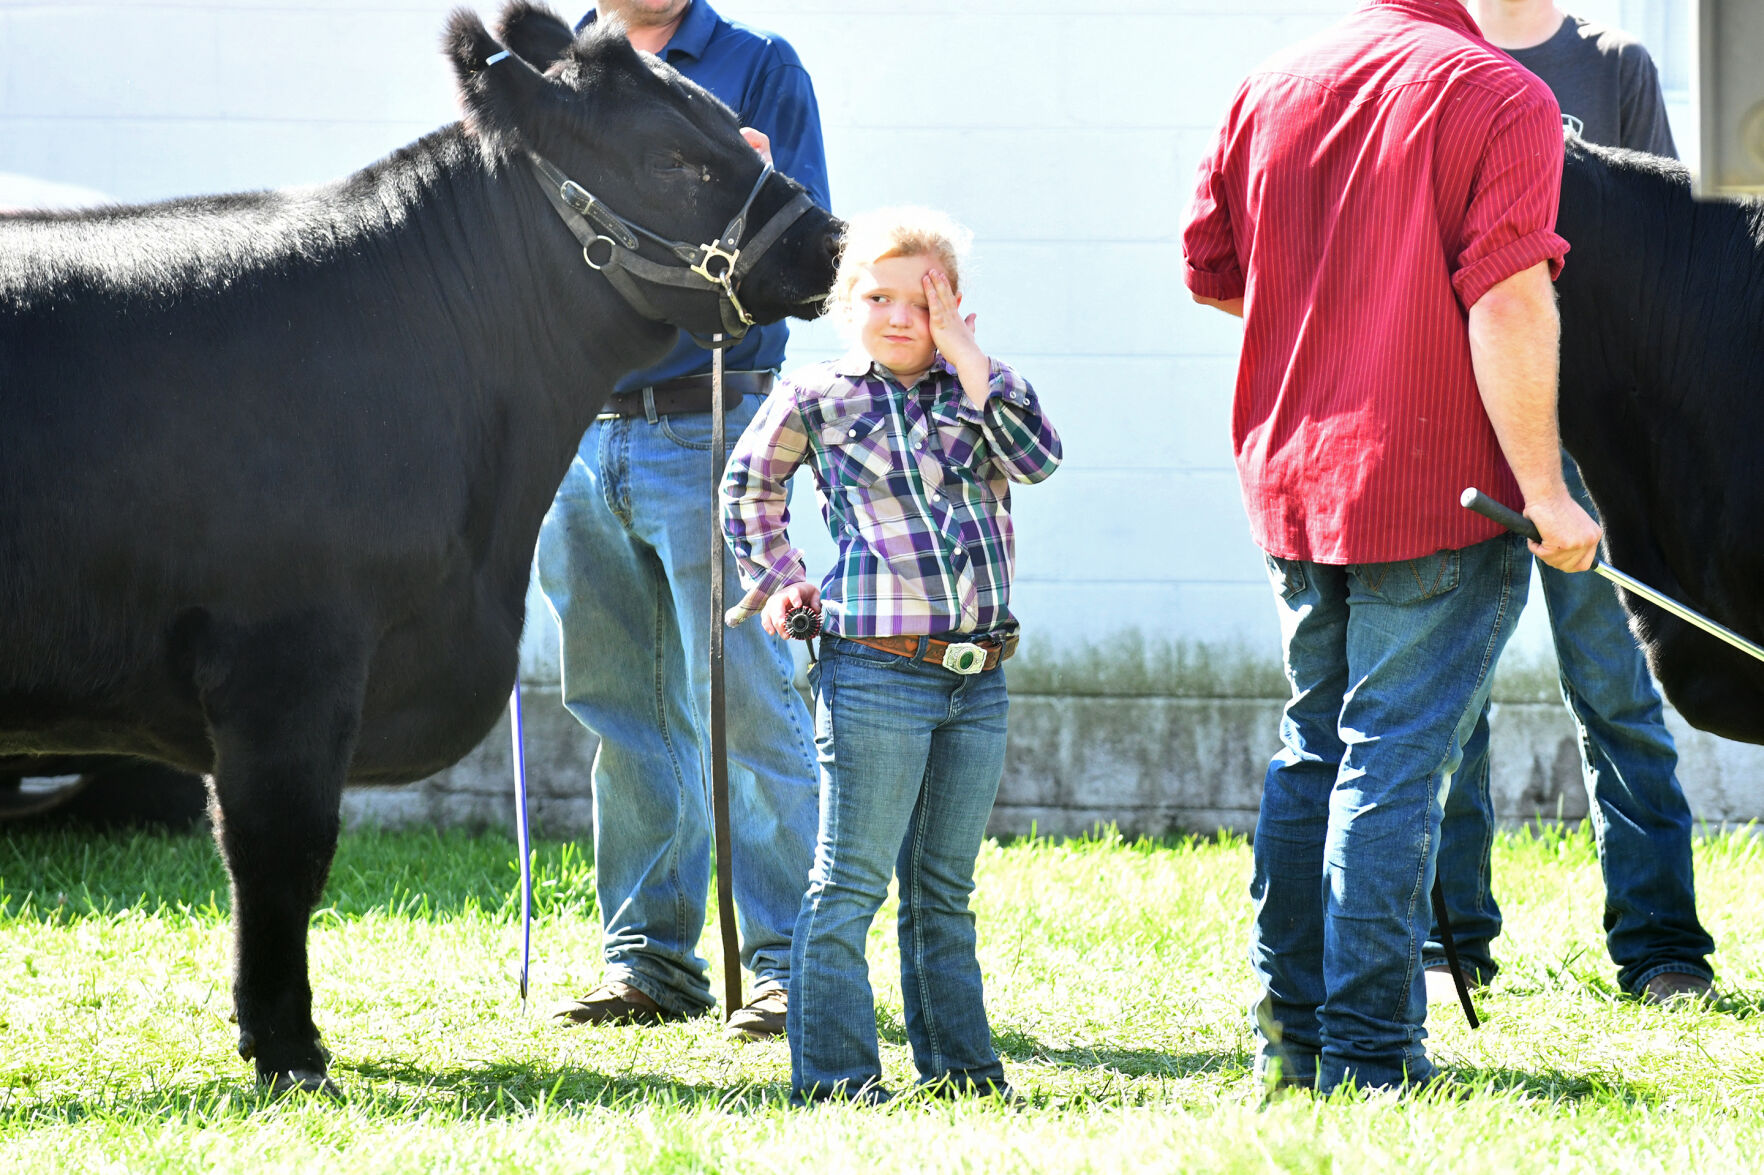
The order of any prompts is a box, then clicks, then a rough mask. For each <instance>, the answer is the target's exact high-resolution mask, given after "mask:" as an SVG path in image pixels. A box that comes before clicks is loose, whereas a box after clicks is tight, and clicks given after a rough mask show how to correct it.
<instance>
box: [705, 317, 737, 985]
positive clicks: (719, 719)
mask: <svg viewBox="0 0 1764 1175" xmlns="http://www.w3.org/2000/svg"><path fill="white" fill-rule="evenodd" d="M713 341H714V342H715V344H716V347H715V349H714V350H712V351H711V582H710V597H711V607H710V738H711V745H710V760H711V825H712V828H713V830H714V834H715V839H716V854H717V923H718V925H719V926H720V927H721V928H722V931H723V1019H724V1020H727V1019H728V1018H729V1017H730V1016H733V1015H734V1014H735V1010H736V1009H737V1008H739V1007H741V1005H742V1002H743V1001H742V999H741V936H740V935H739V934H738V933H737V932H736V929H735V877H734V872H733V862H732V860H731V853H732V850H731V848H730V845H729V739H728V730H727V728H726V726H725V724H724V705H723V596H724V594H725V590H724V584H723V525H722V508H721V503H720V501H719V499H718V496H717V495H718V490H719V488H720V487H721V485H722V481H723V461H724V454H723V434H724V420H723V347H722V342H723V336H722V335H720V334H719V335H717V336H716V337H715V339H714V340H713Z"/></svg>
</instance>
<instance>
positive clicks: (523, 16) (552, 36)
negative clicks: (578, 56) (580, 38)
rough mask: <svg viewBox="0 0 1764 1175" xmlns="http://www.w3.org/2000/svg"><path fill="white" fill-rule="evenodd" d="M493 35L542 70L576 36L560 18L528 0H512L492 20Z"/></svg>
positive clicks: (562, 53) (563, 50)
mask: <svg viewBox="0 0 1764 1175" xmlns="http://www.w3.org/2000/svg"><path fill="white" fill-rule="evenodd" d="M496 36H497V38H498V39H499V40H500V41H501V42H502V43H503V44H504V45H507V46H508V47H509V48H510V49H513V50H514V51H515V52H516V53H518V54H520V55H521V56H522V57H524V58H525V59H526V60H527V62H528V63H529V64H530V65H532V66H533V68H534V69H544V68H545V67H546V66H548V65H550V64H551V63H552V62H554V61H556V60H557V59H558V58H559V57H562V56H563V55H564V53H565V52H566V51H568V49H569V47H570V42H572V41H574V40H575V39H576V34H575V33H574V32H572V31H571V29H570V26H569V25H567V24H565V23H564V21H563V18H562V17H560V16H558V15H557V13H555V12H553V11H552V10H551V9H549V8H547V7H545V5H543V4H535V3H532V2H531V0H514V3H512V4H510V5H509V6H508V7H506V8H504V9H503V10H502V17H501V19H499V20H498V21H497V22H496Z"/></svg>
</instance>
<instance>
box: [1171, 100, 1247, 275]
mask: <svg viewBox="0 0 1764 1175" xmlns="http://www.w3.org/2000/svg"><path fill="white" fill-rule="evenodd" d="M1240 97H1241V95H1240ZM1236 112H1237V108H1236V106H1235V105H1233V107H1232V115H1231V116H1230V117H1227V119H1226V122H1225V125H1224V126H1223V127H1221V128H1220V130H1219V137H1218V140H1217V141H1216V142H1215V143H1214V145H1213V150H1212V151H1210V152H1209V153H1208V154H1207V157H1206V158H1205V159H1203V160H1201V164H1200V169H1199V173H1198V175H1197V178H1196V181H1195V190H1194V203H1193V205H1192V206H1191V207H1190V208H1189V211H1188V223H1187V225H1186V226H1185V227H1184V228H1183V230H1182V259H1183V262H1184V265H1183V274H1182V276H1183V280H1184V281H1186V282H1187V283H1188V288H1189V289H1190V290H1192V291H1193V292H1194V293H1196V294H1199V295H1200V296H1201V297H1203V298H1217V299H1219V300H1221V301H1228V300H1230V299H1232V298H1241V297H1242V296H1243V292H1244V277H1243V261H1242V259H1241V258H1239V257H1238V255H1237V238H1236V235H1235V234H1234V233H1233V231H1232V225H1231V202H1230V199H1229V196H1228V193H1227V190H1226V178H1225V167H1226V163H1227V159H1226V156H1227V153H1228V149H1229V144H1230V142H1231V125H1232V118H1233V117H1235V115H1236Z"/></svg>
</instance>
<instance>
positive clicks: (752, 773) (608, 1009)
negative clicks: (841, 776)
mask: <svg viewBox="0 0 1764 1175" xmlns="http://www.w3.org/2000/svg"><path fill="white" fill-rule="evenodd" d="M599 13H604V14H605V15H607V16H609V17H614V16H616V17H618V18H620V19H622V20H623V21H624V23H625V28H626V33H627V35H628V36H629V37H630V40H631V43H632V44H633V45H634V46H636V47H637V48H638V49H641V50H644V51H645V52H649V53H654V54H655V55H656V56H658V57H660V58H661V59H662V60H664V61H666V62H667V63H668V64H669V65H671V66H673V67H674V68H675V69H678V70H679V71H680V72H681V73H682V74H685V75H686V76H687V77H689V78H691V79H692V80H693V81H695V82H697V83H698V84H699V85H701V86H703V87H705V88H706V89H707V90H709V91H710V92H711V93H713V94H715V95H716V96H717V97H719V98H721V99H722V100H723V101H724V102H726V103H728V104H729V106H730V107H731V108H733V109H734V111H735V113H736V114H737V115H738V116H739V117H740V119H741V123H742V125H743V126H744V127H752V128H754V129H756V130H758V131H760V132H763V134H764V135H765V136H766V137H767V138H768V139H769V140H770V151H771V156H772V160H773V163H774V164H775V166H776V167H777V169H778V170H779V171H780V172H782V173H783V174H785V175H787V176H789V177H791V178H792V179H794V180H796V181H798V182H799V183H801V184H802V185H803V186H804V187H806V188H807V189H808V191H809V194H810V195H811V196H813V197H814V199H815V201H816V203H818V204H820V205H821V206H823V207H826V206H828V203H829V201H828V197H827V164H826V157H825V153H824V151H823V149H822V145H821V126H820V113H819V110H818V108H817V106H816V104H815V93H814V87H813V85H812V84H811V83H810V81H809V76H808V72H807V71H806V70H804V69H803V67H802V63H801V62H800V61H799V60H798V59H797V56H796V52H795V50H793V49H792V48H791V47H790V46H789V45H788V44H787V43H786V42H785V41H784V40H783V39H782V38H780V37H777V36H774V35H773V34H771V33H765V32H760V31H758V30H755V29H749V28H746V27H744V26H742V25H739V24H732V23H731V22H729V21H726V20H724V19H723V18H722V17H720V16H718V15H717V13H716V12H714V11H713V10H712V9H711V7H710V5H709V4H707V3H705V0H603V2H602V4H601V7H600V10H599ZM599 13H597V12H593V11H591V12H589V13H588V15H587V16H585V17H583V19H582V24H581V25H579V26H578V28H580V27H583V26H586V25H587V24H589V23H590V22H592V21H594V20H595V19H596V17H597V15H599ZM788 337H789V330H788V328H787V327H786V326H785V325H784V324H783V323H777V324H775V325H772V326H761V327H755V328H753V329H752V330H750V331H749V332H748V334H747V336H746V337H745V338H744V339H742V340H741V342H740V343H739V344H737V345H736V346H734V347H732V348H730V349H729V351H728V353H727V354H726V356H725V357H724V370H725V381H724V382H725V386H726V389H727V390H726V392H725V401H727V398H728V397H729V396H733V395H737V394H738V395H739V397H740V400H739V402H738V403H734V404H731V405H729V408H728V437H729V440H730V441H731V442H732V441H733V440H734V439H735V438H736V437H738V436H740V435H741V431H742V429H743V428H745V427H746V426H747V422H748V421H749V420H750V419H752V417H753V414H754V412H755V411H756V410H757V409H758V407H759V404H760V401H762V400H763V399H764V398H765V396H766V392H767V390H768V389H769V387H770V385H771V380H772V374H773V372H774V371H775V370H776V369H777V368H778V367H779V366H780V365H781V364H782V363H783V360H784V344H785V341H786V339H787V338H788ZM710 366H711V357H710V352H708V351H705V350H703V349H701V348H700V347H698V346H697V345H696V344H694V343H693V342H692V340H691V339H690V338H689V337H687V336H686V335H684V334H682V335H681V336H680V338H679V340H678V342H677V343H676V345H675V347H674V350H673V353H672V354H670V355H669V356H668V357H667V359H665V360H664V361H663V362H661V363H660V364H658V365H656V366H655V367H653V368H650V369H649V370H647V371H641V372H638V373H636V374H634V375H631V376H628V377H626V378H625V379H624V380H622V381H621V382H620V383H619V384H618V385H617V387H616V388H615V389H614V394H613V396H612V398H611V399H610V400H609V401H608V403H607V405H606V409H605V410H604V411H603V412H602V413H601V415H600V417H599V418H597V419H596V420H595V422H594V423H593V425H591V426H590V427H589V429H588V431H587V433H585V434H584V435H583V437H582V443H581V447H580V449H579V450H578V452H577V454H576V460H575V461H574V462H572V463H571V466H570V471H569V473H568V474H566V475H565V477H564V480H563V484H562V485H561V486H560V487H559V489H558V493H557V500H556V501H555V502H554V503H553V504H552V507H551V512H550V513H549V514H548V515H547V516H546V519H545V525H544V528H543V529H542V530H541V531H540V534H539V554H538V566H539V583H540V586H541V588H543V590H544V592H545V597H546V599H547V600H548V601H549V602H550V604H551V608H552V611H553V612H554V613H555V614H556V616H557V620H558V628H559V632H560V635H561V638H562V653H563V665H562V668H563V701H564V705H565V706H566V707H567V708H568V709H569V711H570V713H571V714H573V715H575V717H576V718H577V719H578V720H579V721H581V722H582V724H583V725H585V726H587V727H588V728H589V729H590V730H592V731H594V732H595V734H597V735H599V736H600V750H599V752H598V754H597V755H596V756H595V760H594V867H595V891H596V895H597V897H598V898H599V902H600V916H601V925H602V927H603V928H604V930H605V940H604V952H605V959H606V972H605V977H604V982H602V983H601V985H600V986H599V987H597V988H595V989H594V990H593V991H591V992H589V993H588V994H587V995H586V996H584V997H582V998H581V999H579V1000H573V1001H571V1002H570V1003H568V1004H566V1005H565V1006H563V1007H562V1008H560V1009H559V1010H558V1011H557V1013H556V1015H557V1016H558V1017H560V1018H562V1019H566V1020H568V1021H570V1022H573V1023H660V1022H662V1021H666V1020H676V1019H683V1018H685V1017H687V1016H692V1015H697V1014H699V1013H701V1012H704V1011H706V1010H708V1009H709V1008H711V1007H712V1006H714V1004H715V1000H714V999H713V997H712V996H711V991H710V983H709V978H708V974H707V970H706V967H705V961H704V959H703V958H702V957H701V956H700V955H699V954H698V937H699V933H700V931H701V930H702V929H703V927H704V920H705V901H706V895H707V892H708V890H709V887H710V850H711V842H710V827H709V825H710V819H709V805H708V795H709V788H708V784H707V781H708V778H709V763H708V747H709V738H708V735H707V722H706V717H707V715H708V713H709V696H710V685H709V675H708V672H707V665H708V658H709V654H708V651H707V645H708V629H709V625H710V558H711V550H712V538H713V533H714V532H713V518H714V513H715V512H714V495H713V490H714V488H715V484H716V483H715V479H714V477H713V472H712V469H711V460H710V430H711V420H710V407H711V401H710V394H711V383H710V374H709V373H710ZM723 557H724V558H725V559H727V558H728V557H729V556H728V554H727V552H724V553H723ZM726 574H727V576H728V582H729V583H731V584H733V583H736V582H737V579H736V575H735V569H734V564H733V562H732V561H731V562H730V563H729V564H728V565H727V570H726ZM725 641H726V644H725V657H726V662H725V664H726V672H727V680H728V686H729V689H728V729H729V759H730V762H729V793H730V804H729V806H730V816H731V833H732V837H733V848H734V852H733V854H732V856H733V858H734V860H733V864H734V870H735V877H734V880H735V907H736V912H737V916H738V919H739V922H738V924H739V927H740V931H741V943H742V947H741V956H742V964H743V965H744V966H745V967H746V968H747V969H748V970H749V971H750V972H752V974H753V977H754V984H755V995H754V997H753V998H752V1000H751V1001H750V1002H749V1003H748V1004H747V1005H746V1006H745V1007H744V1008H742V1009H740V1010H738V1011H737V1012H736V1013H735V1014H734V1016H733V1017H732V1018H731V1020H730V1025H729V1031H730V1034H731V1035H735V1036H745V1037H766V1036H773V1035H777V1034H780V1033H782V1032H783V1030H784V1016H785V994H784V993H785V989H786V987H787V986H788V982H789V978H790V935H791V929H792V927H793V925H794V923H795V920H796V911H797V907H798V906H799V905H800V904H801V901H802V893H803V890H804V888H805V887H806V886H807V884H808V873H809V865H810V857H811V854H812V851H813V845H814V839H815V825H816V820H817V816H818V813H817V804H818V799H819V784H818V777H817V769H816V766H815V757H814V746H813V737H814V735H813V726H812V723H811V720H810V718H809V715H808V712H807V710H806V709H805V708H804V706H803V703H802V700H801V698H800V697H799V696H798V695H797V693H796V690H795V688H794V686H793V684H792V683H793V679H794V675H795V667H794V665H793V663H792V660H791V657H790V653H789V651H788V649H787V648H786V646H785V644H784V642H782V641H780V640H778V639H777V638H775V637H770V636H767V635H766V634H765V633H764V632H763V631H762V630H761V629H760V627H759V626H758V625H744V626H743V627H741V628H736V629H731V630H729V632H728V634H727V636H726V637H725Z"/></svg>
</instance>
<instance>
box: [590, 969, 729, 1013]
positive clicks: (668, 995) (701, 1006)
mask: <svg viewBox="0 0 1764 1175" xmlns="http://www.w3.org/2000/svg"><path fill="white" fill-rule="evenodd" d="M605 979H606V981H607V982H609V983H610V982H614V981H617V982H619V983H624V984H628V985H630V986H631V987H634V988H636V989H637V990H638V991H640V992H642V993H643V994H644V995H646V996H648V997H649V998H650V999H652V1000H654V1001H655V1002H656V1004H657V1005H658V1006H659V1007H660V1008H661V1010H662V1011H664V1012H672V1013H674V1014H676V1015H682V1016H700V1015H703V1014H704V1013H705V1012H708V1011H710V1010H711V1009H712V1008H714V1007H716V1006H717V1001H716V1000H714V999H712V998H711V995H710V991H709V989H708V988H706V990H705V994H704V996H703V998H702V999H699V1000H683V999H681V998H680V992H679V989H678V988H674V987H670V986H669V985H668V984H665V983H658V982H656V981H655V980H654V979H653V978H651V977H650V976H647V975H644V974H642V973H641V972H638V971H633V970H632V969H631V968H629V967H627V966H622V965H619V964H612V963H609V964H607V968H606V975H605Z"/></svg>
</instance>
